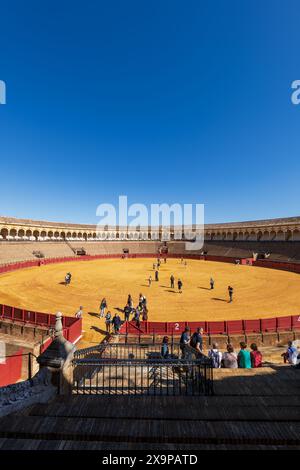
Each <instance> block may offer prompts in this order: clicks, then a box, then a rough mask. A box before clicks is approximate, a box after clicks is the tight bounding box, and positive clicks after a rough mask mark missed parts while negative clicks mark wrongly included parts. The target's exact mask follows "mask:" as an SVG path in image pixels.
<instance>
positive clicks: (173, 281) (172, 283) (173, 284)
mask: <svg viewBox="0 0 300 470" xmlns="http://www.w3.org/2000/svg"><path fill="white" fill-rule="evenodd" d="M170 283H171V289H174V286H175V277H174V276H173V274H171V277H170Z"/></svg>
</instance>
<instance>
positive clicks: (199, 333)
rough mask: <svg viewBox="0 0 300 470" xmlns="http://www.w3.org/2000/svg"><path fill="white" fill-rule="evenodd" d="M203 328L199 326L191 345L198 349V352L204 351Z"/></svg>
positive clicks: (193, 335)
mask: <svg viewBox="0 0 300 470" xmlns="http://www.w3.org/2000/svg"><path fill="white" fill-rule="evenodd" d="M202 335H203V328H197V330H196V331H195V333H193V334H192V337H191V341H190V345H191V347H192V348H194V349H196V350H197V351H198V352H200V353H202V347H203V340H202Z"/></svg>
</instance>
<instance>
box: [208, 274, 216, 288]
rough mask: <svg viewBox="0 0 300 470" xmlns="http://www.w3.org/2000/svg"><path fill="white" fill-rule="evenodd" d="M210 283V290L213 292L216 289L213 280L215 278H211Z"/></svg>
mask: <svg viewBox="0 0 300 470" xmlns="http://www.w3.org/2000/svg"><path fill="white" fill-rule="evenodd" d="M209 283H210V289H211V290H213V289H214V287H215V281H214V280H213V278H212V277H211V278H210V281H209Z"/></svg>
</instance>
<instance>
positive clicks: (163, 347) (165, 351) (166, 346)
mask: <svg viewBox="0 0 300 470" xmlns="http://www.w3.org/2000/svg"><path fill="white" fill-rule="evenodd" d="M161 355H162V357H163V358H164V359H167V358H168V357H169V338H168V336H164V337H163V341H162V345H161Z"/></svg>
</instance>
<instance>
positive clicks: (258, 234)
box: [256, 230, 263, 242]
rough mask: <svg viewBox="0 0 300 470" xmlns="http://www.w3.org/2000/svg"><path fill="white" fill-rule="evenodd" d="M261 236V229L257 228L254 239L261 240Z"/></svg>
mask: <svg viewBox="0 0 300 470" xmlns="http://www.w3.org/2000/svg"><path fill="white" fill-rule="evenodd" d="M262 236H263V234H262V231H261V230H259V231H258V232H257V234H256V240H257V241H258V242H259V241H260V240H261V238H262Z"/></svg>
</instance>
